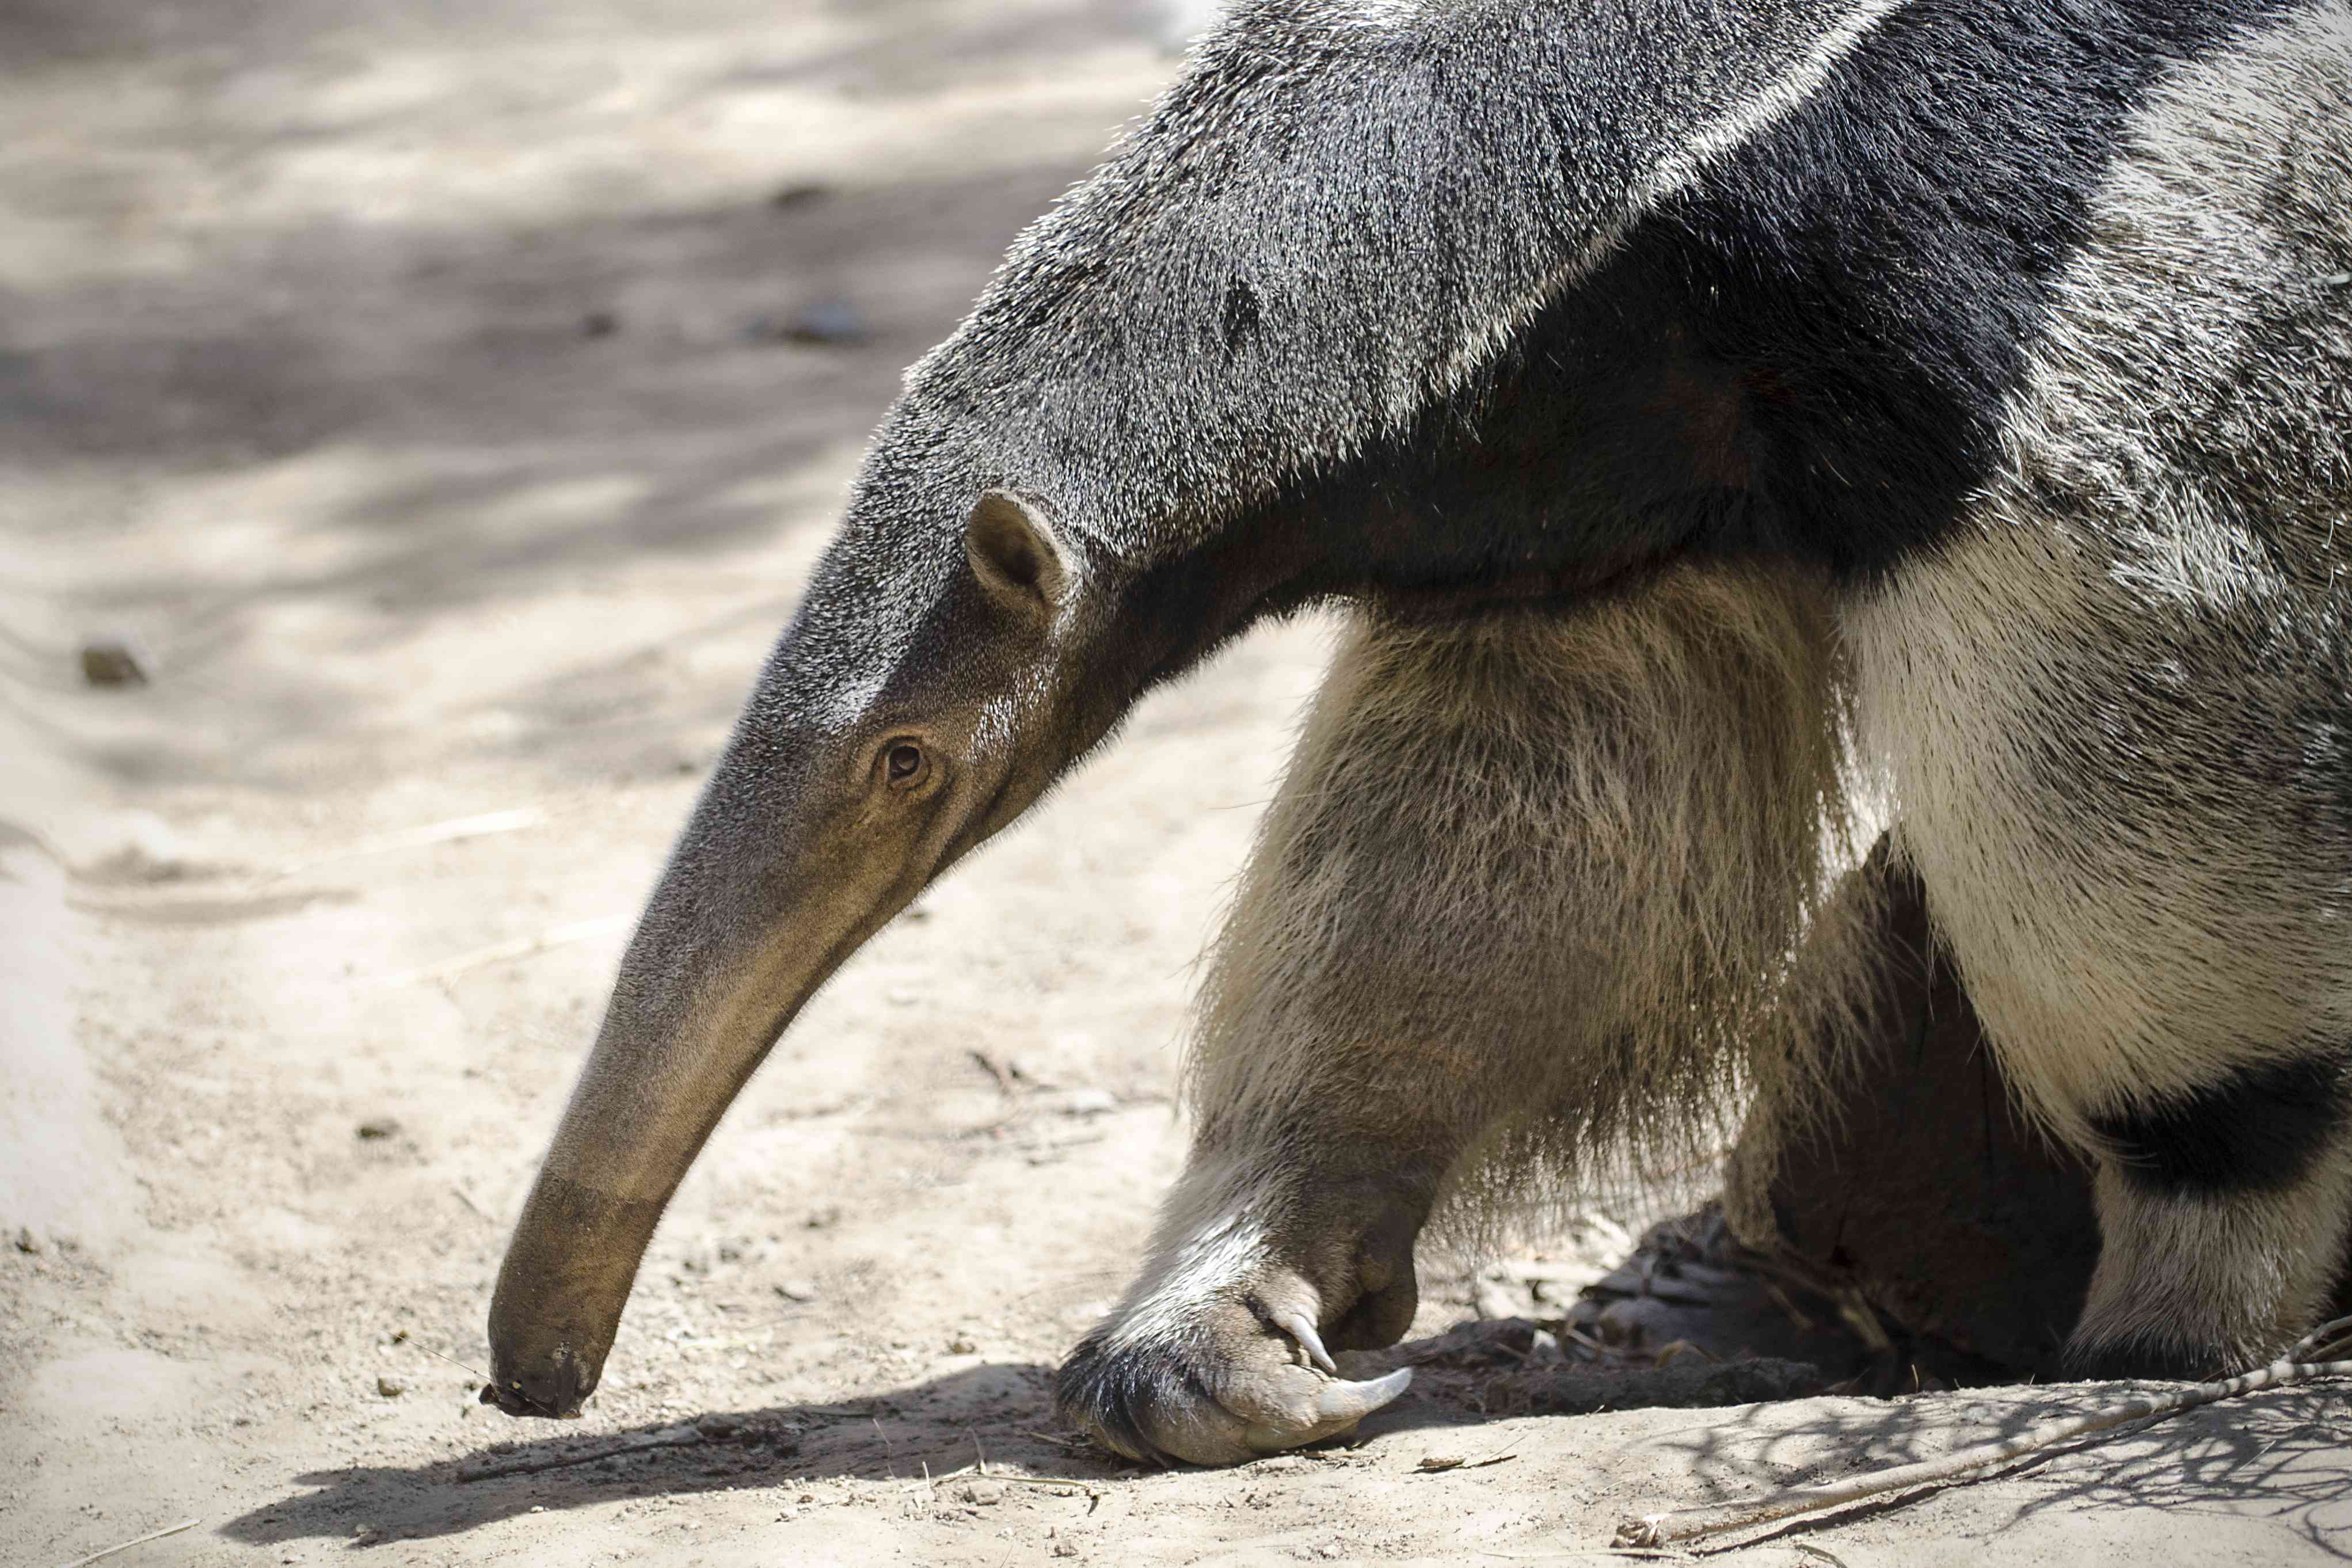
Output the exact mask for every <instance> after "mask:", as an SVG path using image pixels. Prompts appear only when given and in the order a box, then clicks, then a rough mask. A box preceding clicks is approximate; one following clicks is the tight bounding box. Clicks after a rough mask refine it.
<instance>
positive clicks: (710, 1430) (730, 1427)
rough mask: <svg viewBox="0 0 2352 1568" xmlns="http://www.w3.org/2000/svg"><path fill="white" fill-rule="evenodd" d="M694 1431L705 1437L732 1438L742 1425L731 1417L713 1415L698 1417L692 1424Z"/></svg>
mask: <svg viewBox="0 0 2352 1568" xmlns="http://www.w3.org/2000/svg"><path fill="white" fill-rule="evenodd" d="M694 1429H695V1430H696V1431H698V1432H699V1433H701V1434H702V1435H703V1436H706V1437H732V1436H735V1434H736V1433H738V1432H740V1431H741V1430H742V1429H743V1428H742V1423H741V1422H740V1421H738V1420H736V1419H735V1417H733V1416H732V1415H718V1414H715V1413H714V1414H712V1415H704V1416H701V1417H698V1419H697V1420H696V1421H695V1423H694Z"/></svg>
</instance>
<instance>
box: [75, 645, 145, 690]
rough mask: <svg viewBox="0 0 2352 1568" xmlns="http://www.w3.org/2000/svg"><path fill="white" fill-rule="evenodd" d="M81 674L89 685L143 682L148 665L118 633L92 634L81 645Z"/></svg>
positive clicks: (110, 685) (138, 683)
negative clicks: (113, 635)
mask: <svg viewBox="0 0 2352 1568" xmlns="http://www.w3.org/2000/svg"><path fill="white" fill-rule="evenodd" d="M81 678H82V680H83V681H84V682H85V683H86V684H88V685H90V686H101V687H112V686H144V685H146V684H147V667H146V665H145V664H144V663H143V662H142V661H141V659H140V658H139V655H138V653H137V652H136V650H134V649H133V648H132V647H131V645H130V644H129V643H128V642H125V641H123V640H122V639H121V638H120V637H92V638H91V639H90V640H89V641H88V642H86V643H84V644H82V645H81Z"/></svg>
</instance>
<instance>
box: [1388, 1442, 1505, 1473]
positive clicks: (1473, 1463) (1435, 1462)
mask: <svg viewBox="0 0 2352 1568" xmlns="http://www.w3.org/2000/svg"><path fill="white" fill-rule="evenodd" d="M1516 1458H1518V1455H1517V1454H1516V1453H1514V1452H1513V1451H1511V1450H1510V1449H1508V1448H1506V1449H1504V1450H1503V1451H1502V1452H1501V1453H1499V1454H1489V1455H1487V1456H1486V1458H1483V1459H1465V1458H1461V1457H1460V1456H1458V1455H1454V1454H1423V1456H1422V1457H1421V1463H1419V1464H1417V1465H1415V1466H1414V1467H1413V1473H1414V1474H1416V1475H1423V1476H1435V1475H1443V1474H1444V1473H1445V1472H1446V1471H1448V1470H1483V1469H1485V1468H1486V1467H1487V1466H1488V1465H1499V1464H1502V1463H1504V1462H1506V1461H1507V1460H1510V1459H1516Z"/></svg>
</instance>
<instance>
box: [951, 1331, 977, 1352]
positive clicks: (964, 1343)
mask: <svg viewBox="0 0 2352 1568" xmlns="http://www.w3.org/2000/svg"><path fill="white" fill-rule="evenodd" d="M979 1349H980V1346H979V1344H978V1343H977V1342H974V1341H973V1339H972V1337H971V1335H970V1334H956V1335H953V1336H951V1337H950V1339H949V1340H948V1354H950V1355H971V1353H972V1352H975V1351H977V1350H979Z"/></svg>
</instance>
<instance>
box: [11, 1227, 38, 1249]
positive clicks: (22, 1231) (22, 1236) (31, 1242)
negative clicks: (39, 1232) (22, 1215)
mask: <svg viewBox="0 0 2352 1568" xmlns="http://www.w3.org/2000/svg"><path fill="white" fill-rule="evenodd" d="M16 1250H17V1251H19V1252H38V1251H40V1250H41V1238H40V1237H37V1236H35V1235H34V1234H33V1227H32V1226H28V1225H20V1226H17V1227H16Z"/></svg>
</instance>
